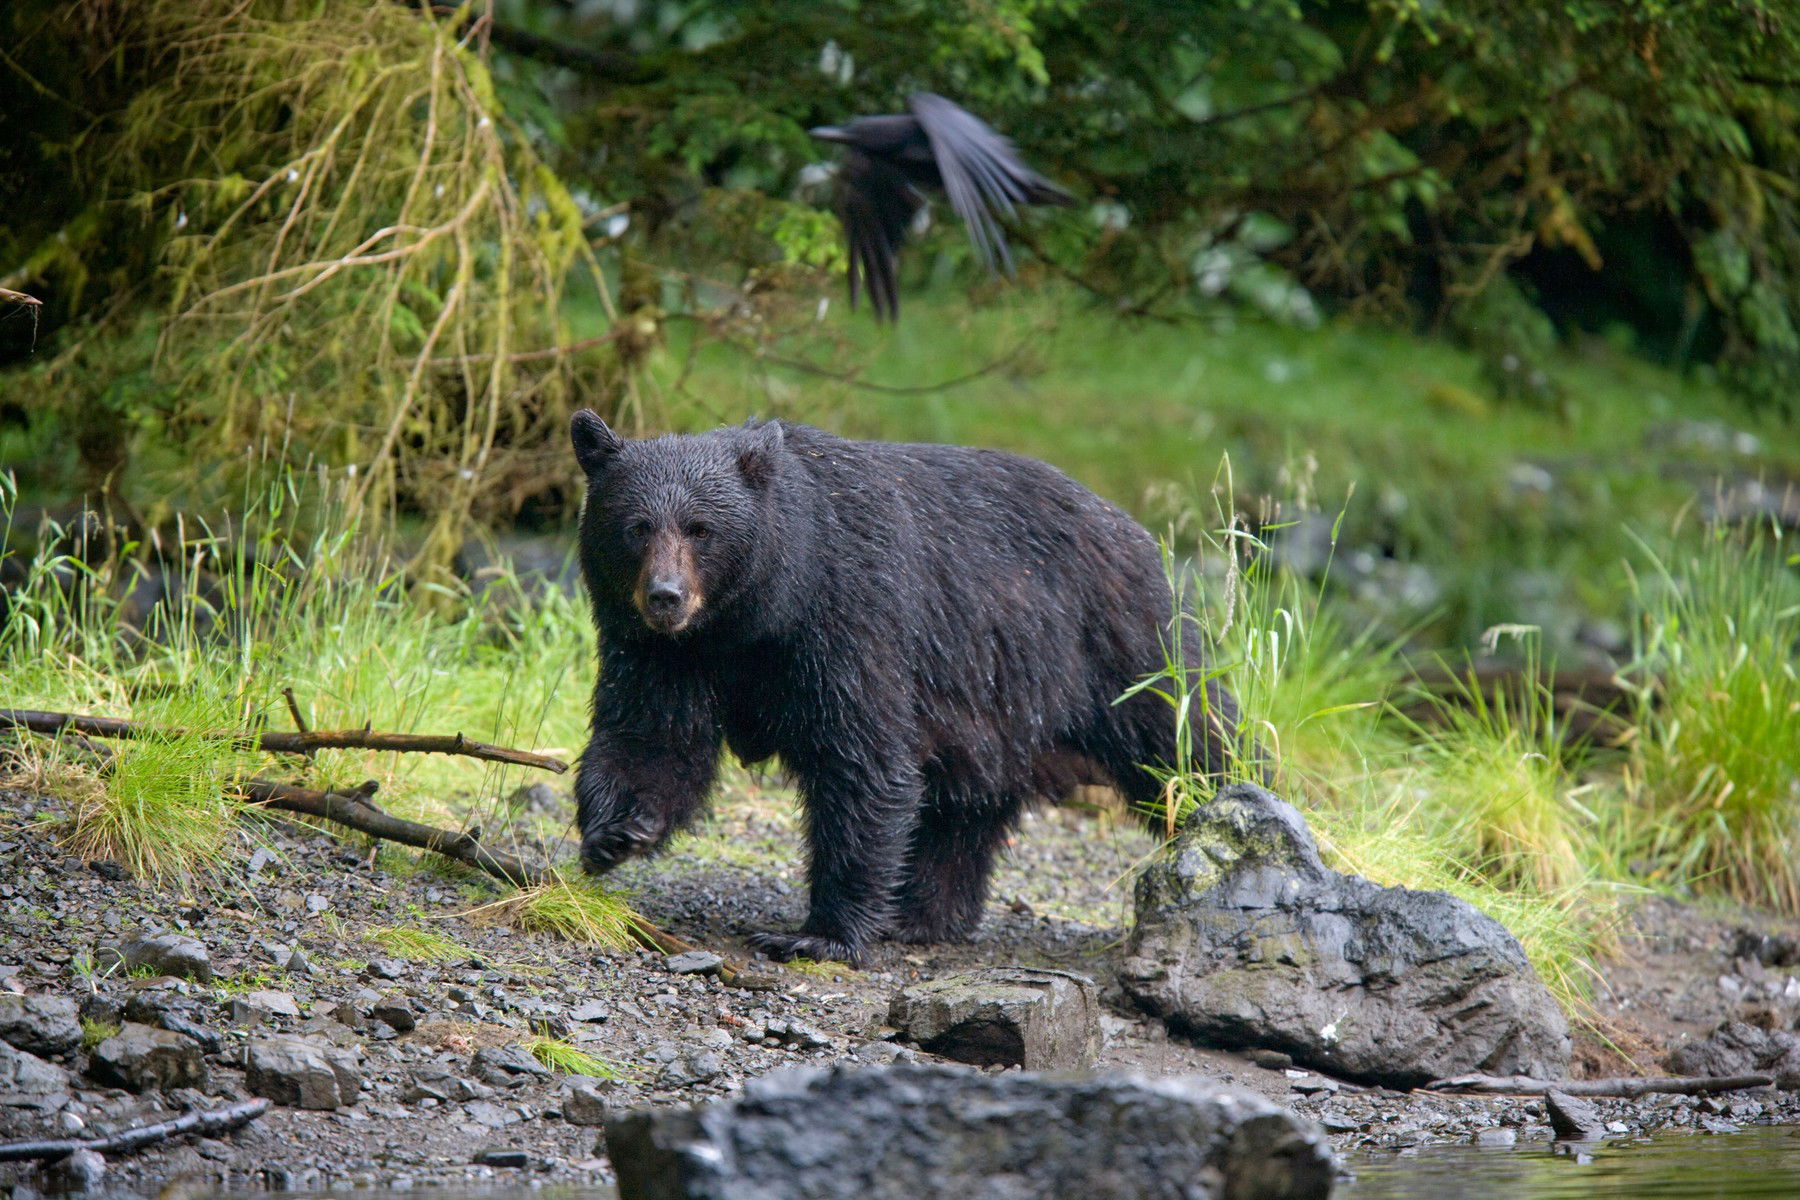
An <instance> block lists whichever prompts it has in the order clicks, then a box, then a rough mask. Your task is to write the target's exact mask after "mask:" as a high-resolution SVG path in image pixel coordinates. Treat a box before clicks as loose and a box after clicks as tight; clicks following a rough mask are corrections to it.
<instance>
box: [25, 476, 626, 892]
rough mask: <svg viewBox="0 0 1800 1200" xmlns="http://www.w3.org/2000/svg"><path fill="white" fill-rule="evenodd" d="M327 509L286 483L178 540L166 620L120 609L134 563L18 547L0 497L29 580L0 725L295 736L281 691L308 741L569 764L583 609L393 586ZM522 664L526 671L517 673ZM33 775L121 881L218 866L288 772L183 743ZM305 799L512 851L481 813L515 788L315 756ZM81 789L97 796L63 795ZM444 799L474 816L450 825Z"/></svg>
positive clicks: (579, 722)
mask: <svg viewBox="0 0 1800 1200" xmlns="http://www.w3.org/2000/svg"><path fill="white" fill-rule="evenodd" d="M342 491H343V489H342V487H341V486H339V485H332V484H327V485H318V484H317V483H316V481H313V480H311V479H310V478H309V477H305V476H291V477H289V478H288V479H287V480H286V481H285V482H284V483H283V484H282V485H281V486H278V487H276V488H274V489H272V490H271V491H269V492H268V493H266V494H262V495H258V496H254V497H251V498H249V499H248V501H247V502H246V504H245V508H244V511H243V512H242V513H240V514H238V515H237V516H236V517H234V518H232V519H231V520H230V521H228V522H222V523H221V525H220V527H219V529H218V530H217V532H216V534H215V533H214V532H212V531H209V530H207V529H205V528H197V527H195V526H192V525H187V524H186V523H185V522H183V523H182V525H181V527H180V528H178V532H180V533H181V536H182V539H183V544H184V545H187V546H188V547H189V549H188V552H187V553H186V554H184V555H179V556H176V558H175V566H174V568H173V569H172V570H171V571H170V572H169V573H167V574H166V575H163V576H160V577H159V578H158V580H157V582H160V584H161V585H162V586H163V588H164V589H165V590H166V591H168V592H170V593H173V594H174V596H175V599H174V601H173V602H172V603H165V604H163V605H161V606H159V607H158V608H157V609H156V610H154V612H152V613H150V614H146V613H145V612H144V611H142V609H141V607H140V606H139V605H138V604H136V602H135V601H134V600H133V599H132V598H131V592H132V590H133V585H134V583H135V581H136V573H137V572H138V571H140V570H141V568H138V567H137V566H135V565H134V563H135V559H136V557H137V555H138V554H139V552H140V551H141V550H142V549H143V548H142V547H139V546H136V545H134V544H130V543H126V544H124V545H122V546H121V547H120V548H119V552H118V553H117V554H116V555H115V556H114V557H113V558H110V559H107V560H105V561H102V562H98V563H82V562H79V561H76V560H75V559H73V558H70V557H68V556H66V555H62V554H59V553H57V552H56V551H55V549H54V547H55V545H56V542H55V538H54V531H51V533H52V536H50V537H46V538H39V537H38V536H37V531H36V530H23V529H14V528H12V526H11V525H10V523H9V519H8V518H9V515H10V513H11V511H12V504H11V493H10V491H9V484H8V483H7V482H6V477H5V476H3V475H0V556H3V557H6V558H10V559H12V560H13V563H14V566H15V569H17V570H19V571H21V572H22V573H23V574H24V576H25V578H24V581H23V583H22V584H21V585H20V586H19V587H18V588H17V589H16V590H15V591H14V592H13V595H12V599H13V602H14V610H13V612H12V614H11V616H10V619H9V620H8V621H7V622H6V623H5V624H4V625H3V626H0V680H3V681H4V682H3V683H0V705H4V706H10V707H19V708H37V709H49V710H55V711H72V712H81V713H93V714H99V715H106V716H118V717H127V718H132V719H136V720H140V721H144V722H147V723H152V724H156V725H159V726H164V725H166V726H175V725H180V726H185V727H189V728H192V729H196V730H246V729H252V728H258V727H267V728H273V729H291V728H293V721H292V717H291V716H290V714H289V711H288V706H287V703H286V701H285V700H284V698H283V696H282V690H283V689H284V688H288V687H291V688H292V689H293V690H294V692H295V694H296V696H297V698H298V701H299V704H300V706H301V708H302V711H303V712H304V714H305V715H306V717H307V719H308V720H309V722H310V724H311V727H312V728H315V729H340V728H361V727H364V726H370V727H373V728H375V729H378V730H394V731H402V732H427V733H454V732H462V733H464V734H467V735H468V736H469V737H471V738H475V739H478V740H482V741H487V742H495V743H500V744H509V745H520V746H524V747H527V748H532V749H538V750H545V751H548V752H552V753H560V754H562V755H563V756H564V757H572V756H573V754H574V752H575V750H576V749H577V748H578V747H579V746H580V745H581V743H582V741H583V740H584V739H585V731H584V725H585V707H586V706H585V692H586V690H587V688H588V687H589V686H590V684H591V678H592V676H591V672H592V669H593V668H592V662H593V635H592V629H591V624H590V620H589V618H588V616H587V614H586V612H585V611H584V610H583V608H582V606H581V604H580V602H579V599H578V598H577V597H575V596H571V595H567V594H564V593H561V592H550V593H547V594H545V595H543V596H540V597H537V598H534V599H532V600H530V601H526V600H524V598H523V592H522V591H521V590H520V587H519V585H518V584H517V582H516V581H515V580H513V579H512V577H511V576H510V575H509V574H508V573H507V572H506V570H505V568H504V567H502V568H501V569H499V570H498V571H496V572H494V573H493V576H494V577H493V578H492V579H491V580H490V581H489V588H488V590H487V592H486V593H485V595H484V596H483V597H482V598H477V597H475V596H474V595H472V594H470V593H467V592H452V591H448V590H446V589H444V588H441V587H436V586H426V585H419V586H410V585H409V584H408V582H407V579H406V577H405V575H404V574H403V573H402V571H401V569H400V566H399V563H398V561H397V560H396V559H394V558H393V557H392V556H391V555H390V554H388V553H387V552H386V550H385V549H384V539H383V538H382V537H379V536H375V535H374V534H372V533H371V532H370V531H366V530H363V529H360V528H359V527H358V526H357V525H356V524H355V523H354V522H351V521H349V519H348V516H347V515H346V514H347V509H345V507H344V506H343V504H342V503H341V500H342ZM527 664H529V665H528V666H527ZM114 750H115V752H116V757H115V758H114V759H113V762H112V764H111V767H110V769H109V770H106V771H104V772H96V771H95V770H94V769H93V767H94V765H95V764H94V762H93V760H92V757H91V756H84V755H81V754H77V753H72V752H71V753H60V752H59V753H56V754H52V755H50V756H49V757H48V758H47V760H46V762H45V764H44V765H45V768H46V770H47V771H48V772H49V773H50V774H51V775H54V776H55V777H56V778H55V780H54V781H50V789H49V790H52V791H59V792H63V793H64V794H67V795H69V796H70V797H71V800H72V806H73V808H74V809H75V823H74V828H73V831H72V834H71V837H72V842H71V844H72V846H73V848H74V849H75V850H76V851H77V852H79V853H81V854H84V855H87V856H90V857H108V858H114V859H117V860H118V861H120V862H122V863H125V864H126V865H127V866H129V867H131V868H132V869H134V870H138V871H148V872H159V871H170V870H187V869H191V868H194V867H201V866H216V865H217V864H218V862H219V861H220V860H221V858H222V856H223V855H225V854H226V853H228V851H229V849H230V840H231V838H232V836H233V831H234V828H235V827H234V823H233V822H232V821H231V820H230V817H231V815H232V812H233V811H234V809H235V805H234V804H233V803H232V802H231V801H229V800H225V799H222V796H223V795H224V794H225V793H227V792H229V790H230V785H231V783H232V782H233V781H234V780H235V779H236V778H238V777H240V776H241V775H244V774H248V773H252V772H257V771H261V772H279V771H283V770H289V771H291V769H292V767H293V762H292V760H287V761H286V762H285V763H283V762H278V761H277V760H273V759H270V758H268V757H266V756H261V755H255V754H245V753H241V752H238V751H234V750H232V749H231V748H230V745H229V743H228V742H223V741H212V740H208V739H203V738H199V737H179V738H150V739H140V740H135V741H131V742H125V743H117V744H115V745H114ZM305 767H306V770H305V775H306V781H307V782H308V783H310V784H312V785H313V786H319V785H335V784H343V783H345V782H350V781H361V780H363V779H370V778H372V779H375V780H377V781H378V782H379V783H380V785H381V790H380V793H379V797H378V802H379V803H380V804H382V805H383V806H384V807H386V808H387V809H389V810H390V811H393V812H394V813H396V815H400V816H405V817H409V818H413V819H417V820H425V821H429V822H433V823H437V824H449V825H457V824H459V823H461V821H462V820H463V819H464V818H465V817H472V818H473V819H474V820H475V821H476V823H479V824H481V825H482V826H483V829H484V831H485V833H484V836H485V838H486V840H488V841H490V842H496V843H499V844H502V845H504V844H506V843H507V842H508V841H509V839H510V838H511V837H512V832H513V826H512V814H511V813H510V812H508V811H506V807H505V806H504V805H502V804H500V803H499V802H498V801H499V798H500V797H502V796H504V795H505V794H507V793H508V792H510V791H511V790H513V789H514V788H516V787H517V786H518V785H519V784H520V783H522V782H524V781H525V780H526V779H527V777H528V776H529V775H530V774H532V772H531V771H530V770H529V769H528V768H513V767H500V766H496V765H493V764H487V763H482V762H480V761H478V760H474V759H468V758H458V757H452V756H447V755H425V754H406V755H402V754H391V753H380V752H373V751H341V750H340V751H321V752H319V753H317V754H316V755H315V756H314V757H313V758H312V759H310V760H308V761H307V763H306V764H305ZM83 774H85V775H87V776H88V777H90V779H92V780H98V782H99V784H100V790H96V789H95V788H93V787H85V786H82V785H81V783H80V776H82V775H83ZM445 797H458V798H466V799H471V800H473V801H474V802H475V803H474V804H473V805H468V804H465V805H462V806H460V807H459V809H457V810H452V809H451V808H450V807H449V806H447V805H446V804H445V803H444V802H443V798H445Z"/></svg>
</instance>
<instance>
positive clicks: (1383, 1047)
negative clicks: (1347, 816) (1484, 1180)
mask: <svg viewBox="0 0 1800 1200" xmlns="http://www.w3.org/2000/svg"><path fill="white" fill-rule="evenodd" d="M1136 904H1137V921H1136V923H1135V924H1134V926H1133V927H1132V931H1131V936H1130V939H1129V941H1128V942H1127V944H1126V947H1125V953H1124V956H1123V958H1122V961H1121V963H1120V966H1119V980H1120V983H1121V984H1123V985H1124V987H1125V990H1126V991H1127V992H1128V993H1129V994H1130V995H1131V996H1132V998H1133V999H1135V1000H1136V1001H1137V1002H1138V1004H1139V1005H1140V1006H1141V1007H1143V1008H1144V1009H1145V1010H1146V1011H1148V1012H1150V1013H1152V1014H1155V1015H1156V1016H1159V1017H1162V1018H1163V1019H1164V1021H1165V1022H1166V1023H1167V1024H1168V1025H1169V1026H1170V1027H1171V1028H1172V1029H1174V1030H1176V1031H1177V1032H1180V1033H1183V1034H1186V1035H1188V1036H1191V1037H1193V1038H1195V1039H1196V1040H1198V1041H1200V1042H1201V1043H1203V1044H1206V1045H1212V1046H1219V1047H1223V1048H1225V1049H1258V1048H1261V1049H1268V1050H1278V1051H1281V1052H1283V1053H1285V1054H1289V1055H1291V1056H1292V1057H1293V1059H1294V1061H1295V1062H1296V1063H1299V1064H1302V1065H1304V1066H1308V1067H1312V1068H1314V1069H1316V1070H1321V1071H1327V1072H1330V1073H1331V1074H1334V1075H1338V1076H1342V1077H1343V1078H1346V1079H1353V1080H1358V1081H1361V1082H1365V1083H1376V1084H1383V1085H1386V1086H1390V1087H1399V1088H1407V1087H1416V1086H1418V1085H1420V1084H1423V1083H1427V1082H1429V1081H1431V1080H1433V1079H1443V1078H1446V1077H1448V1076H1452V1075H1463V1074H1471V1073H1482V1074H1488V1075H1530V1076H1532V1077H1534V1078H1538V1079H1560V1078H1563V1077H1564V1076H1566V1075H1567V1074H1568V1068H1569V1026H1568V1022H1567V1020H1566V1018H1565V1017H1564V1016H1563V1013H1562V1010H1561V1009H1560V1008H1559V1007H1558V1005H1557V1003H1556V1000H1555V999H1554V998H1553V997H1552V996H1551V995H1550V991H1549V989H1548V988H1546V987H1545V986H1544V984H1543V982H1542V981H1541V980H1539V979H1538V977H1537V975H1536V974H1535V973H1534V972H1533V971H1532V969H1531V964H1530V963H1529V962H1528V961H1527V960H1526V958H1525V952H1524V951H1523V950H1522V949H1520V947H1519V943H1518V941H1517V940H1516V939H1515V938H1514V937H1513V936H1512V934H1510V933H1508V932H1507V931H1506V929H1505V928H1504V927H1503V926H1501V924H1500V923H1499V922H1498V921H1495V920H1494V919H1493V918H1492V917H1489V916H1488V915H1487V914H1485V913H1483V912H1481V911H1480V910H1478V909H1476V908H1474V907H1473V906H1471V905H1469V904H1467V903H1465V902H1464V901H1462V900H1458V899H1456V898H1455V897H1453V896H1448V895H1445V894H1444V893H1442V892H1415V891H1410V890H1408V889H1406V888H1397V887H1393V888H1390V887H1381V886H1379V885H1377V884H1375V883H1372V882H1370V881H1369V880H1367V879H1362V878H1359V877H1357V876H1352V875H1343V874H1340V873H1338V872H1336V871H1332V870H1329V869H1327V868H1326V867H1325V865H1324V863H1323V862H1322V861H1321V860H1320V858H1319V852H1318V848H1317V846H1316V845H1315V844H1314V842H1313V839H1312V834H1311V833H1309V832H1308V831H1307V828H1306V822H1305V821H1304V820H1302V819H1301V817H1300V814H1299V813H1298V812H1297V811H1296V810H1295V809H1294V807H1293V806H1292V805H1290V804H1288V803H1287V802H1285V801H1283V800H1282V799H1280V798H1279V797H1277V796H1275V795H1273V794H1271V793H1269V792H1267V791H1265V790H1264V789H1262V788H1259V787H1255V786H1253V785H1250V784H1236V785H1233V786H1231V787H1228V788H1225V789H1224V790H1222V791H1221V792H1220V793H1219V794H1218V796H1217V797H1215V798H1214V799H1213V801H1212V802H1211V803H1209V804H1205V805H1202V806H1201V807H1200V808H1198V809H1196V810H1195V811H1194V813H1193V814H1192V815H1191V816H1190V817H1189V818H1188V819H1187V821H1185V822H1184V823H1183V825H1182V829H1181V832H1180V833H1179V834H1178V835H1177V837H1176V840H1175V843H1174V845H1173V847H1172V848H1171V852H1170V853H1169V854H1168V855H1167V856H1166V857H1165V858H1164V859H1163V860H1162V861H1160V862H1158V863H1156V864H1155V865H1153V866H1151V867H1150V868H1149V869H1148V870H1146V871H1145V872H1144V873H1143V874H1142V875H1140V876H1139V878H1138V883H1137V892H1136Z"/></svg>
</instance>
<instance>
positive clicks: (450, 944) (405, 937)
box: [363, 925, 479, 963]
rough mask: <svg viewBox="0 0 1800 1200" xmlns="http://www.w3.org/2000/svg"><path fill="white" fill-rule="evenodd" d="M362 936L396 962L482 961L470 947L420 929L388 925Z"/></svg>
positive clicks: (410, 926)
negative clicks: (400, 959)
mask: <svg viewBox="0 0 1800 1200" xmlns="http://www.w3.org/2000/svg"><path fill="white" fill-rule="evenodd" d="M363 936H364V937H366V938H367V939H368V940H369V941H371V942H373V943H375V944H376V945H377V946H379V947H381V948H382V949H383V950H385V951H387V952H388V953H389V954H391V955H393V956H394V957H395V958H404V959H406V960H407V961H409V962H436V963H444V962H467V961H468V960H470V959H471V958H477V957H479V956H478V955H477V954H476V953H475V952H474V951H473V950H471V949H469V948H468V947H467V946H463V945H460V944H458V943H457V942H454V941H452V940H451V939H449V938H447V937H445V936H444V935H443V934H441V933H434V932H432V931H431V930H429V929H422V928H420V927H419V926H417V925H385V926H382V927H380V928H378V929H371V930H369V931H368V933H366V934H364V935H363Z"/></svg>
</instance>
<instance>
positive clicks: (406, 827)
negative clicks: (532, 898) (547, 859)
mask: <svg viewBox="0 0 1800 1200" xmlns="http://www.w3.org/2000/svg"><path fill="white" fill-rule="evenodd" d="M375 789H376V783H375V781H374V780H369V781H368V782H366V783H364V784H363V785H362V786H361V787H359V788H357V789H356V790H355V791H353V792H321V791H315V790H314V789H312V788H303V787H297V786H295V785H293V784H287V783H278V782H276V781H274V780H271V779H250V780H246V781H245V782H244V783H243V785H242V791H243V794H244V796H245V798H246V799H248V800H250V801H251V802H252V803H255V804H258V805H261V806H263V807H265V808H272V809H278V810H280V811H283V812H292V813H300V814H302V815H305V816H309V817H319V818H321V819H323V820H327V821H333V822H336V823H337V824H339V825H343V826H346V827H348V828H350V829H354V830H356V831H357V832H358V833H366V834H368V835H369V836H370V837H375V838H382V839H385V840H387V841H390V842H399V843H400V844H401V845H403V846H412V847H415V848H417V849H420V850H430V851H431V852H433V853H434V854H442V855H443V856H444V857H446V858H451V859H455V860H456V861H457V862H461V863H467V864H468V865H469V866H471V867H474V868H475V869H476V870H479V871H484V872H486V873H487V874H489V875H492V876H493V877H494V878H496V879H499V880H503V881H504V882H506V883H510V884H512V885H513V886H515V887H521V888H529V887H540V886H542V885H544V884H546V883H550V882H552V881H553V880H554V876H552V875H551V874H550V873H548V872H545V871H538V870H535V869H533V868H532V867H529V866H527V865H525V863H523V862H521V861H520V860H519V859H518V858H516V857H514V856H513V855H511V854H508V853H506V852H505V851H502V850H492V849H489V848H488V847H487V846H484V845H482V844H481V842H480V840H479V838H478V836H477V835H476V834H475V833H473V832H458V831H456V830H452V829H438V828H436V827H434V826H431V825H421V824H419V823H418V822H416V821H408V820H405V819H404V818H401V817H396V816H394V815H392V814H391V813H386V812H383V811H382V810H381V809H379V808H377V807H375V805H374V804H372V803H370V801H369V797H370V796H373V795H374V794H375ZM631 936H632V937H633V939H635V940H636V941H637V943H638V944H639V945H641V946H643V947H644V948H645V949H646V950H656V951H659V952H661V953H663V954H684V953H686V952H687V951H689V950H697V949H699V948H700V947H698V946H696V945H695V944H694V943H692V942H690V941H688V940H686V939H685V938H681V937H677V936H676V935H675V934H672V933H669V932H667V931H666V930H662V929H658V928H657V927H656V926H654V925H651V924H650V923H648V922H647V921H644V920H643V919H642V918H639V919H637V920H635V921H633V922H632V923H631ZM719 979H720V982H722V983H724V984H726V985H727V986H729V987H742V988H751V989H754V990H768V989H771V988H773V987H775V986H777V983H776V980H775V977H774V976H772V975H767V974H764V973H761V972H758V971H753V970H750V969H748V968H747V967H745V966H743V965H741V964H739V963H735V962H732V961H730V960H729V959H728V960H726V961H725V962H724V963H723V964H722V965H721V966H720V967H719Z"/></svg>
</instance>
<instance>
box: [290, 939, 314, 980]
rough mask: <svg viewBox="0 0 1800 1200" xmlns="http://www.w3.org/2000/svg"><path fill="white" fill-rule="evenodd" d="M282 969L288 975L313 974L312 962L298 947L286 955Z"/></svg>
mask: <svg viewBox="0 0 1800 1200" xmlns="http://www.w3.org/2000/svg"><path fill="white" fill-rule="evenodd" d="M284 969H285V970H286V971H287V973H288V974H289V975H312V974H315V972H314V971H313V965H312V960H311V959H310V958H307V957H306V953H305V952H304V951H303V950H301V949H300V947H298V946H295V947H294V952H293V953H292V954H290V955H288V957H287V963H286V964H285V966H284Z"/></svg>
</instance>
